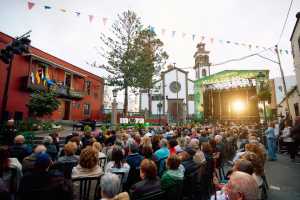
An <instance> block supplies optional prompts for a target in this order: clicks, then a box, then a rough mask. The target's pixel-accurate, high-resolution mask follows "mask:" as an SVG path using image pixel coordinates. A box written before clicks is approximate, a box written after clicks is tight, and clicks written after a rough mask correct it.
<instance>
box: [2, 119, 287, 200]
mask: <svg viewBox="0 0 300 200" xmlns="http://www.w3.org/2000/svg"><path fill="white" fill-rule="evenodd" d="M273 127H274V124H270V125H269V128H268V129H267V130H266V134H267V141H268V142H267V144H268V146H269V148H268V152H267V151H266V149H265V146H264V145H263V144H262V143H261V141H262V134H261V132H259V130H260V129H259V128H258V126H257V125H256V124H251V125H221V124H214V125H212V124H206V125H193V126H192V125H186V126H180V127H179V126H174V127H172V126H163V127H152V128H147V129H145V130H136V129H133V128H132V129H131V128H127V129H121V130H118V131H113V130H112V131H106V132H101V131H94V132H90V131H86V132H73V133H72V134H71V135H69V136H67V137H66V138H65V141H64V143H65V144H64V146H63V147H60V145H59V137H58V134H52V135H49V136H45V137H44V139H43V141H42V142H41V143H40V144H36V145H33V146H32V147H30V146H29V145H26V144H25V143H26V141H25V139H24V137H23V136H22V135H18V136H16V137H15V139H14V144H13V145H10V146H1V147H0V177H1V178H0V199H2V200H6V199H7V200H8V199H12V198H17V199H20V200H23V199H24V200H25V199H30V200H34V199H45V200H47V199H51V200H53V199H64V200H68V199H86V198H90V199H105V200H106V199H115V200H116V199H119V200H127V199H133V200H134V199H142V198H145V197H149V198H148V199H151V197H153V199H154V198H155V199H167V200H168V199H170V200H171V199H172V200H173V199H174V200H176V199H178V200H179V199H186V200H194V199H200V200H207V199H212V200H222V199H224V200H225V199H226V200H259V199H266V198H267V188H268V184H267V178H266V175H265V171H264V165H265V163H266V161H267V160H268V159H269V160H276V153H274V151H275V150H274V148H276V142H274V141H273V139H274V138H276V137H277V136H276V134H275V129H274V128H273ZM284 134H285V133H283V136H284V137H287V136H285V135H284ZM273 135H274V137H273ZM274 140H275V139H274ZM274 154H275V156H274ZM85 179H86V180H94V182H93V183H92V186H89V187H88V188H89V189H88V190H89V191H88V192H89V193H91V195H88V197H86V196H84V194H82V193H84V192H83V191H82V188H81V185H80V184H82V182H81V181H80V180H85ZM91 188H92V189H91ZM82 195H83V196H84V198H83V197H82Z"/></svg>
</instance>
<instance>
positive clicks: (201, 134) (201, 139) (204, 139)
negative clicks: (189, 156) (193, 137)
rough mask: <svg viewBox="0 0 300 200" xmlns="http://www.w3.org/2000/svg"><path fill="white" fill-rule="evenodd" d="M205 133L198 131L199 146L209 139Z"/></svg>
mask: <svg viewBox="0 0 300 200" xmlns="http://www.w3.org/2000/svg"><path fill="white" fill-rule="evenodd" d="M207 133H208V132H207V131H204V130H203V131H200V137H199V142H200V144H202V143H205V142H209V137H208V135H207Z"/></svg>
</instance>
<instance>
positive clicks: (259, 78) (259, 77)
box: [257, 72, 267, 123]
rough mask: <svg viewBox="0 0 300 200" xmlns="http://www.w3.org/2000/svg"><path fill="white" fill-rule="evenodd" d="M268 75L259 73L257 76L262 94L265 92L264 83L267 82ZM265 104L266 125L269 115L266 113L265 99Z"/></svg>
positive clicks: (264, 104)
mask: <svg viewBox="0 0 300 200" xmlns="http://www.w3.org/2000/svg"><path fill="white" fill-rule="evenodd" d="M265 78H266V75H265V74H263V73H262V72H259V73H258V75H257V81H258V83H259V88H258V89H259V91H260V92H261V91H262V90H263V86H264V82H265ZM262 102H263V109H264V123H265V122H266V121H267V113H266V102H265V100H264V99H262Z"/></svg>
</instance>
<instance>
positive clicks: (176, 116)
mask: <svg viewBox="0 0 300 200" xmlns="http://www.w3.org/2000/svg"><path fill="white" fill-rule="evenodd" d="M168 115H169V121H171V122H178V121H181V120H182V119H183V99H168Z"/></svg>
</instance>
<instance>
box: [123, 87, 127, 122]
mask: <svg viewBox="0 0 300 200" xmlns="http://www.w3.org/2000/svg"><path fill="white" fill-rule="evenodd" d="M123 113H124V117H126V116H127V114H128V86H125V94H124V107H123Z"/></svg>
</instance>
